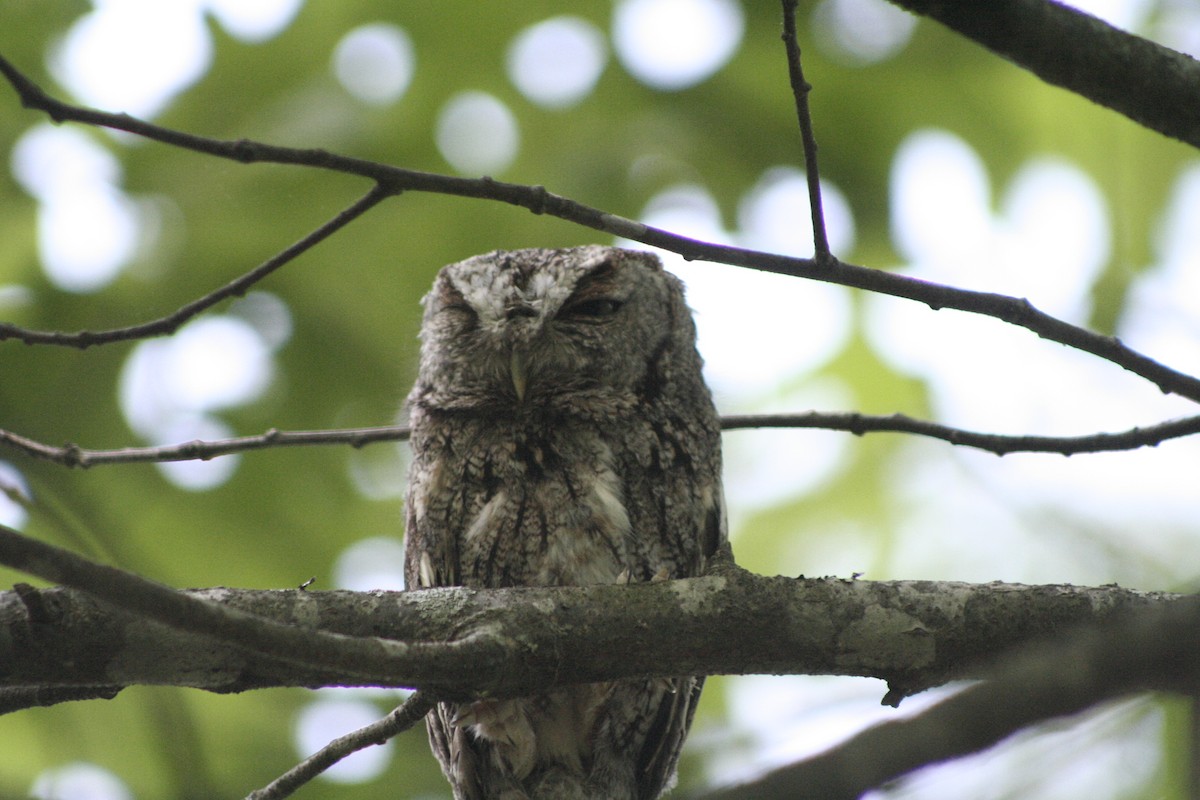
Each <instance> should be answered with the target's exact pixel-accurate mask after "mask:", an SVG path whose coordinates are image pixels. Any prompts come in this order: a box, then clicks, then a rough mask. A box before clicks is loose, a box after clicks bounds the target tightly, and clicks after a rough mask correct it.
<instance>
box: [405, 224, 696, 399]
mask: <svg viewBox="0 0 1200 800" xmlns="http://www.w3.org/2000/svg"><path fill="white" fill-rule="evenodd" d="M424 303H425V320H424V324H423V326H422V329H421V339H422V347H421V370H420V376H419V378H418V387H419V389H420V390H421V395H422V401H423V402H425V403H429V404H432V405H434V406H440V407H443V408H458V409H467V408H472V407H481V406H492V407H494V406H497V405H500V406H509V405H511V406H513V407H514V408H521V407H524V408H527V409H536V408H539V407H549V406H555V407H561V406H562V405H563V401H564V398H569V397H572V396H574V397H579V396H587V397H588V399H589V401H591V402H592V403H594V402H595V401H596V400H600V401H603V402H604V403H605V404H606V405H608V406H611V408H610V409H609V410H610V411H616V410H618V408H620V407H624V408H628V407H632V406H633V405H635V404H636V403H637V402H638V399H639V398H642V399H644V397H645V396H646V392H647V391H650V392H654V391H656V390H657V389H656V386H655V385H649V384H659V383H661V382H662V379H663V376H661V375H660V374H659V371H658V365H659V364H660V363H661V362H663V361H666V360H668V359H665V358H664V356H665V354H666V353H667V351H668V350H671V349H672V348H674V347H675V346H676V345H677V343H676V342H674V341H672V337H676V338H680V328H685V329H686V330H684V331H683V336H682V337H681V338H682V339H683V340H685V341H683V342H682V343H683V344H685V345H686V346H687V347H689V348H690V347H691V337H692V336H693V335H694V334H693V333H692V325H691V319H690V315H689V314H687V313H686V307H685V306H684V304H683V294H682V287H681V285H680V283H679V281H678V280H677V279H676V278H675V277H674V276H672V275H669V274H668V273H666V272H664V271H663V269H662V266H661V264H660V263H659V261H658V259H657V258H656V257H655V256H653V255H651V254H649V253H642V252H636V251H630V250H619V249H616V248H611V247H600V246H589V247H580V248H573V249H567V250H538V249H535V250H513V251H495V252H492V253H488V254H486V255H482V256H476V257H474V258H469V259H467V260H465V261H460V262H458V263H456V264H450V265H449V266H447V267H444V268H443V269H442V271H441V272H440V273H439V274H438V277H437V280H436V281H435V282H434V286H433V289H432V291H430V293H429V294H428V295H427V296H426V297H425V300H424ZM681 318H682V319H681ZM595 410H597V411H599V410H600V409H595Z"/></svg>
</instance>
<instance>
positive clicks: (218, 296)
mask: <svg viewBox="0 0 1200 800" xmlns="http://www.w3.org/2000/svg"><path fill="white" fill-rule="evenodd" d="M2 61H3V59H0V62H2ZM0 66H2V64H0ZM392 194H394V192H391V191H388V190H387V189H384V188H383V187H382V186H380V185H378V184H377V185H376V186H375V187H374V188H372V189H371V191H369V192H367V194H365V195H364V196H363V197H362V198H360V199H359V200H357V201H355V202H354V203H353V204H352V205H350V206H349V207H347V208H346V209H345V210H344V211H342V212H341V213H340V214H338V215H337V216H336V217H334V218H333V219H331V220H329V221H328V222H326V223H325V224H324V225H322V226H321V227H319V228H317V229H316V230H314V231H313V232H312V233H310V234H308V235H307V236H305V237H304V238H303V239H300V240H299V241H297V242H296V243H294V244H292V245H290V246H289V247H286V248H284V249H283V250H281V251H279V252H278V253H276V254H275V255H273V256H271V257H270V258H268V259H267V260H266V261H264V262H263V263H261V264H259V265H258V266H257V267H255V268H254V269H252V270H250V271H249V272H247V273H246V274H244V275H242V276H241V277H239V278H236V279H234V280H232V281H230V282H229V283H227V284H225V285H224V286H222V287H220V288H219V289H215V290H214V291H212V292H209V293H208V294H206V295H204V296H203V297H200V298H197V299H196V300H193V301H192V302H190V303H187V304H186V305H183V306H180V307H179V308H178V309H176V310H175V311H172V312H171V313H170V314H167V315H166V316H164V317H160V318H158V319H155V320H150V321H149V322H143V323H141V324H138V325H130V326H128V327H125V328H113V329H111V330H107V331H79V332H78V333H61V332H58V331H33V330H27V329H25V328H19V327H17V326H16V325H10V324H8V323H3V322H0V341H3V340H4V339H18V340H20V341H22V342H24V343H25V344H55V345H66V346H69V347H78V348H80V349H84V348H87V347H91V346H92V345H97V344H108V343H110V342H125V341H129V340H132V339H147V338H150V337H153V336H167V335H169V334H172V333H174V332H175V331H177V330H178V329H179V327H180V326H181V325H183V323H185V322H187V321H188V320H190V319H192V318H193V317H195V316H196V315H197V314H200V313H201V312H203V311H205V310H207V309H209V308H211V307H212V306H214V305H216V304H217V303H219V302H221V301H222V300H225V299H227V298H230V297H241V296H242V295H244V294H245V293H246V290H247V289H249V288H250V287H251V286H253V285H254V284H255V283H258V282H259V281H261V280H262V279H263V278H265V277H267V276H268V275H270V274H271V273H272V272H274V271H275V270H277V269H279V268H280V267H282V266H283V265H284V264H287V263H288V262H289V261H292V260H293V259H295V258H296V257H297V256H299V255H300V254H301V253H304V252H306V251H308V250H311V249H312V248H313V247H314V246H316V245H317V244H318V243H320V242H322V241H324V240H325V239H328V238H329V237H330V236H332V235H333V234H335V233H337V232H338V231H339V230H341V229H342V228H344V227H345V226H346V225H348V224H349V223H350V222H352V221H354V220H356V219H358V218H359V217H361V216H362V215H363V214H365V213H366V212H367V211H369V210H370V209H372V208H374V207H375V206H376V205H378V204H379V203H380V202H381V201H382V200H383V199H384V198H386V197H389V196H390V195H392Z"/></svg>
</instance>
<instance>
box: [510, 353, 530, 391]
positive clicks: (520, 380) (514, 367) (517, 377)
mask: <svg viewBox="0 0 1200 800" xmlns="http://www.w3.org/2000/svg"><path fill="white" fill-rule="evenodd" d="M508 369H509V373H510V374H511V375H512V382H513V389H515V390H516V391H517V400H518V401H521V402H524V400H525V385H526V381H527V379H528V373H527V372H526V369H525V353H524V352H522V351H521V350H518V349H516V348H513V351H512V358H511V360H510V361H509V364H508Z"/></svg>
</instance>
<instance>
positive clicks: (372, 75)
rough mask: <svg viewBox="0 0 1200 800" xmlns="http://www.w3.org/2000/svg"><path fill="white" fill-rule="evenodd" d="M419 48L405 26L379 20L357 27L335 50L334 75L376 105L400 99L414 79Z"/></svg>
mask: <svg viewBox="0 0 1200 800" xmlns="http://www.w3.org/2000/svg"><path fill="white" fill-rule="evenodd" d="M415 69H416V51H415V50H414V48H413V43H412V39H410V38H409V36H408V34H407V33H406V32H405V31H404V29H403V28H400V27H398V26H396V25H391V24H388V23H383V22H377V23H373V24H370V25H363V26H361V27H358V28H355V29H354V30H352V31H350V32H349V33H347V34H346V35H345V36H343V37H342V40H341V41H340V42H338V44H337V47H335V48H334V50H333V74H334V75H335V76H336V77H337V79H338V82H339V83H341V84H342V86H343V87H344V88H345V89H346V91H348V92H349V93H350V94H352V95H354V96H355V97H357V98H358V99H359V100H362V101H363V102H364V103H371V104H372V105H387V104H388V103H394V102H395V101H397V100H399V99H400V97H401V96H402V95H403V94H404V92H405V90H407V89H408V85H409V83H411V82H412V78H413V72H414V71H415Z"/></svg>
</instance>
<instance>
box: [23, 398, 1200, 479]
mask: <svg viewBox="0 0 1200 800" xmlns="http://www.w3.org/2000/svg"><path fill="white" fill-rule="evenodd" d="M721 427H722V428H723V429H724V430H727V431H734V430H745V429H749V428H819V429H823V430H834V431H846V432H847V433H852V434H854V435H855V436H862V435H864V434H867V433H911V434H915V435H917V436H927V437H929V438H931V439H939V440H941V441H944V442H949V443H950V444H953V445H958V446H960V447H973V448H976V449H978V450H985V451H987V452H989V453H994V454H996V455H998V456H1003V455H1007V454H1009V453H1059V454H1061V455H1064V456H1070V455H1080V454H1084V453H1108V452H1115V451H1122V450H1137V449H1139V448H1142V447H1156V446H1157V445H1160V444H1162V443H1163V442H1165V441H1168V440H1171V439H1181V438H1183V437H1185V436H1193V435H1195V434H1197V433H1200V416H1191V417H1181V418H1180V419H1174V420H1168V421H1166V422H1161V423H1158V424H1156V425H1147V426H1145V427H1136V428H1129V429H1128V430H1124V431H1119V432H1115V433H1106V432H1100V433H1092V434H1087V435H1084V436H1024V435H1022V436H1010V435H1005V434H999V433H981V432H978V431H969V430H964V429H962V428H955V427H952V426H950V425H942V424H940V423H937V422H931V421H929V420H922V419H915V418H913V417H910V416H907V415H905V414H891V415H888V416H873V415H870V414H859V413H857V412H847V413H830V412H822V411H809V412H806V413H799V414H745V415H732V416H726V417H722V419H721ZM408 435H409V429H408V428H406V427H404V426H400V425H381V426H378V427H370V428H342V429H333V430H320V431H281V430H278V429H276V428H271V429H270V430H268V431H266V432H265V433H260V434H257V435H255V436H239V437H234V438H230V439H214V440H212V441H200V440H195V441H190V442H181V443H179V444H173V445H163V446H161V447H123V448H118V449H115V450H89V449H85V448H82V447H79V446H78V445H75V444H66V445H62V446H60V447H56V446H54V445H48V444H44V443H43V442H39V441H36V440H34V439H30V438H29V437H27V436H21V435H20V434H17V433H13V432H11V431H6V430H4V429H0V446H5V445H6V446H8V447H10V448H11V449H13V450H16V451H18V452H21V453H24V454H25V455H27V456H32V457H34V458H38V459H41V460H43V461H51V462H54V463H56V464H62V465H63V466H67V467H81V468H84V469H86V468H88V467H95V466H101V465H106V464H144V463H158V462H165V461H196V460H199V461H207V460H209V459H212V458H217V457H218V456H223V455H229V454H230V453H241V452H246V451H251V450H265V449H268V448H272V447H303V446H316V445H344V444H348V445H350V446H351V447H353V448H356V449H357V448H360V447H365V446H366V445H369V444H375V443H376V442H402V441H405V440H407V439H408Z"/></svg>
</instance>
